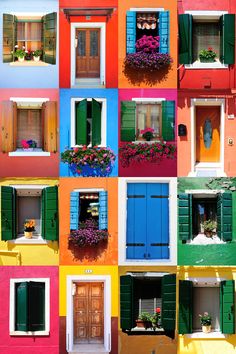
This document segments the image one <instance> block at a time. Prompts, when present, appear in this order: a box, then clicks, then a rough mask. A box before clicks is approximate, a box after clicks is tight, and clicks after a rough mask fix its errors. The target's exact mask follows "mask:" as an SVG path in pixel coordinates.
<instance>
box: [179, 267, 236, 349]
mask: <svg viewBox="0 0 236 354" xmlns="http://www.w3.org/2000/svg"><path fill="white" fill-rule="evenodd" d="M187 277H191V278H192V277H203V278H204V277H206V278H217V277H219V278H225V279H227V280H232V279H234V280H236V268H235V267H230V268H227V267H224V268H222V267H221V268H219V267H181V268H180V269H179V274H178V278H179V279H180V280H184V279H186V278H187ZM235 291H236V288H235ZM178 292H179V291H178V285H177V294H178ZM177 313H178V305H177ZM235 346H236V334H233V335H228V336H226V338H225V339H217V338H214V339H207V340H206V339H191V338H187V337H186V335H179V336H178V353H179V354H196V353H197V354H206V353H214V354H222V353H227V354H233V353H235Z"/></svg>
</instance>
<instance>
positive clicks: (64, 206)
mask: <svg viewBox="0 0 236 354" xmlns="http://www.w3.org/2000/svg"><path fill="white" fill-rule="evenodd" d="M80 188H87V189H89V188H93V189H96V188H104V189H105V190H106V191H107V196H108V231H109V234H110V235H111V236H110V237H109V238H108V243H107V244H105V245H101V246H99V247H96V248H95V249H94V248H92V249H91V248H89V247H86V248H82V249H81V248H75V249H74V250H73V251H72V250H69V249H68V235H69V233H70V193H71V192H72V191H73V190H74V189H80ZM117 198H118V179H117V178H91V177H87V178H79V179H78V178H75V179H70V178H61V179H60V190H59V218H60V232H59V234H60V264H62V265H75V264H76V265H82V264H83V265H85V264H86V265H87V264H96V265H102V264H104V265H112V264H113V265H117V262H118V260H117V259H118V245H117V242H118V216H117V208H118V200H117Z"/></svg>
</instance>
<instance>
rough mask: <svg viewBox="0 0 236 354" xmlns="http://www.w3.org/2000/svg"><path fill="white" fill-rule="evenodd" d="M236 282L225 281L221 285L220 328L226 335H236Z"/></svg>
mask: <svg viewBox="0 0 236 354" xmlns="http://www.w3.org/2000/svg"><path fill="white" fill-rule="evenodd" d="M234 297H235V282H234V280H224V281H222V282H221V283H220V327H221V332H222V333H224V334H234V333H235V300H234Z"/></svg>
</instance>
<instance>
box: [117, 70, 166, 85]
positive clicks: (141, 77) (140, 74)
mask: <svg viewBox="0 0 236 354" xmlns="http://www.w3.org/2000/svg"><path fill="white" fill-rule="evenodd" d="M171 70H172V69H171V66H168V67H165V68H163V69H160V70H158V71H157V72H155V71H149V72H148V71H142V70H137V69H132V68H130V67H128V66H126V65H124V66H123V74H124V75H125V77H126V78H127V79H128V81H129V83H130V84H132V85H136V86H141V85H142V84H145V85H148V86H150V87H152V86H154V85H156V84H157V83H161V82H162V81H165V80H167V78H168V75H169V72H170V71H171Z"/></svg>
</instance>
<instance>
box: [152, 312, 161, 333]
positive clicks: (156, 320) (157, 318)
mask: <svg viewBox="0 0 236 354" xmlns="http://www.w3.org/2000/svg"><path fill="white" fill-rule="evenodd" d="M152 326H153V329H154V331H155V329H156V328H160V326H161V308H160V307H157V308H156V311H155V313H154V315H153V317H152Z"/></svg>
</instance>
